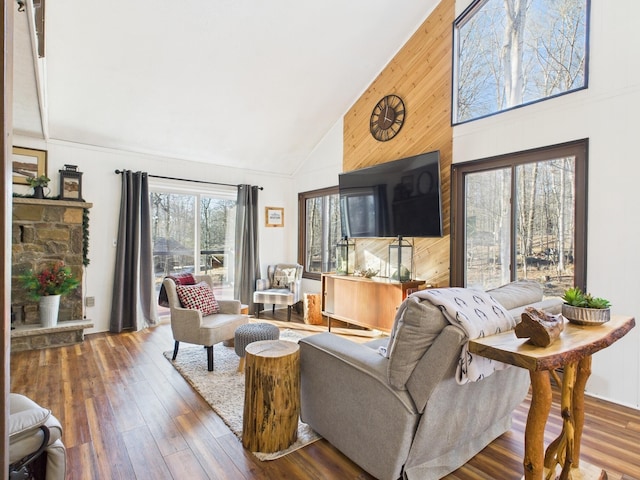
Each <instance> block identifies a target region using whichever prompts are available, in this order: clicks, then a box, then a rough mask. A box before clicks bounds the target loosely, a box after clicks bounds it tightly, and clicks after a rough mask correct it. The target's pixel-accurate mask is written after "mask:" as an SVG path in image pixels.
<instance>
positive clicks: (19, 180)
mask: <svg viewBox="0 0 640 480" xmlns="http://www.w3.org/2000/svg"><path fill="white" fill-rule="evenodd" d="M11 169H12V171H13V183H15V184H18V185H29V179H31V178H37V177H40V176H42V175H47V151H46V150H36V149H34V148H24V147H13V155H12V158H11Z"/></svg>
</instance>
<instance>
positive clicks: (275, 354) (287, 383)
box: [242, 340, 300, 453]
mask: <svg viewBox="0 0 640 480" xmlns="http://www.w3.org/2000/svg"><path fill="white" fill-rule="evenodd" d="M245 356H246V360H245V386H244V415H243V418H242V445H243V446H244V448H246V449H248V450H250V451H252V452H263V453H274V452H278V451H280V450H284V449H285V448H287V447H289V446H290V445H291V444H292V443H293V442H295V441H296V439H297V437H298V416H299V414H300V347H299V346H298V344H297V343H293V342H287V341H285V340H263V341H259V342H254V343H251V344H249V345H247V348H246V350H245Z"/></svg>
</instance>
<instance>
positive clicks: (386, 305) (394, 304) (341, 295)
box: [322, 274, 425, 332]
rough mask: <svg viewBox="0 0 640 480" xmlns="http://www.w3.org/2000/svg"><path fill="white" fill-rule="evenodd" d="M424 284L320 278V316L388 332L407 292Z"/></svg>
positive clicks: (349, 278) (359, 278)
mask: <svg viewBox="0 0 640 480" xmlns="http://www.w3.org/2000/svg"><path fill="white" fill-rule="evenodd" d="M424 283H425V282H424V280H412V281H408V282H398V281H393V280H389V279H386V278H365V277H355V276H353V275H335V274H323V275H322V314H323V315H325V316H326V317H327V318H328V319H329V330H331V319H332V318H335V319H336V320H341V321H343V322H346V323H352V324H354V325H359V326H361V327H365V328H371V329H377V330H382V331H384V332H389V331H391V328H392V327H393V321H394V319H395V316H396V309H397V308H398V306H399V305H400V304H401V303H402V301H403V300H404V299H405V298H406V297H407V290H410V289H414V288H418V287H419V286H420V285H423V284H424Z"/></svg>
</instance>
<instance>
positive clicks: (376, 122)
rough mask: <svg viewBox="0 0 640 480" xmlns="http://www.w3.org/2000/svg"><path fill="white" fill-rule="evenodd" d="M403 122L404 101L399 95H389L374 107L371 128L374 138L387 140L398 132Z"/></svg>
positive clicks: (382, 140) (381, 140)
mask: <svg viewBox="0 0 640 480" xmlns="http://www.w3.org/2000/svg"><path fill="white" fill-rule="evenodd" d="M403 123H404V102H403V101H402V99H401V98H400V97H398V96H397V95H387V96H386V97H383V98H382V99H381V100H380V101H379V102H378V103H377V104H376V106H375V107H374V108H373V112H371V120H370V122H369V130H370V131H371V135H373V138H375V139H376V140H378V141H380V142H386V141H387V140H391V139H392V138H393V137H395V136H396V135H397V134H398V132H399V131H400V129H401V128H402V124H403Z"/></svg>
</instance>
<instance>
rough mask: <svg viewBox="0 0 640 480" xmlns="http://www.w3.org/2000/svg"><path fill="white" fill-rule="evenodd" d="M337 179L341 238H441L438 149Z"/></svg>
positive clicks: (348, 173)
mask: <svg viewBox="0 0 640 480" xmlns="http://www.w3.org/2000/svg"><path fill="white" fill-rule="evenodd" d="M338 179H339V180H338V184H339V190H340V214H341V222H342V235H343V236H345V235H346V236H348V237H352V238H361V237H398V236H403V237H441V236H442V201H441V191H440V152H439V151H435V152H428V153H423V154H420V155H415V156H413V157H408V158H402V159H400V160H394V161H391V162H386V163H381V164H378V165H374V166H372V167H367V168H361V169H359V170H354V171H352V172H347V173H342V174H340V175H339V177H338Z"/></svg>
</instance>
